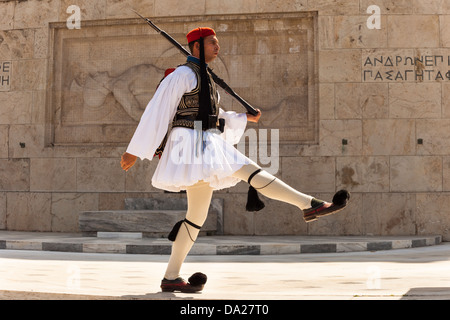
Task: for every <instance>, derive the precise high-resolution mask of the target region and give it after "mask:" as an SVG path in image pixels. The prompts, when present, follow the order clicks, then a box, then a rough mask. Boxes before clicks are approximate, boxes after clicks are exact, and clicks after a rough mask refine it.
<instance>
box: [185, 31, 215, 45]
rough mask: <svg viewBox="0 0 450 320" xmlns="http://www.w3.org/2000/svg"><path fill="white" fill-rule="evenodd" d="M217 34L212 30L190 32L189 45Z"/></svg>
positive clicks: (188, 36) (187, 36)
mask: <svg viewBox="0 0 450 320" xmlns="http://www.w3.org/2000/svg"><path fill="white" fill-rule="evenodd" d="M215 35H216V33H215V32H214V30H213V29H211V28H196V29H194V30H191V31H189V33H188V34H187V35H186V38H187V40H188V43H191V42H192V41H196V40H198V39H200V38H206V37H208V36H215Z"/></svg>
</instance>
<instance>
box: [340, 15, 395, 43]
mask: <svg viewBox="0 0 450 320" xmlns="http://www.w3.org/2000/svg"><path fill="white" fill-rule="evenodd" d="M386 21H387V19H386V16H384V15H382V16H381V25H383V26H384V25H386ZM334 41H335V48H385V47H386V45H387V28H382V29H380V30H376V31H375V32H374V31H373V30H371V29H369V28H367V15H364V16H349V15H340V16H335V17H334Z"/></svg>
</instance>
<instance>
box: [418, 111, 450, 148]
mask: <svg viewBox="0 0 450 320" xmlns="http://www.w3.org/2000/svg"><path fill="white" fill-rule="evenodd" d="M449 125H450V119H436V120H434V119H420V120H416V135H417V139H422V141H423V142H422V144H420V145H419V144H418V145H417V153H418V154H420V155H449V154H450V132H448V130H447V128H448V126H449Z"/></svg>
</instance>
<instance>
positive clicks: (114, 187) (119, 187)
mask: <svg viewBox="0 0 450 320" xmlns="http://www.w3.org/2000/svg"><path fill="white" fill-rule="evenodd" d="M77 189H78V191H96V192H98V191H105V192H108V191H109V192H117V191H124V190H125V171H123V170H122V168H121V167H120V160H119V159H107V158H99V159H95V158H92V159H89V158H84V159H77Z"/></svg>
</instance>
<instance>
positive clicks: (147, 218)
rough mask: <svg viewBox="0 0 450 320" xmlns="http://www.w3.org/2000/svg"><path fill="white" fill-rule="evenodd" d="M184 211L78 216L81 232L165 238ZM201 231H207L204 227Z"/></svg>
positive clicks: (184, 214)
mask: <svg viewBox="0 0 450 320" xmlns="http://www.w3.org/2000/svg"><path fill="white" fill-rule="evenodd" d="M185 216H186V211H185V210H123V211H84V212H80V214H79V220H78V221H79V228H80V231H81V232H92V231H94V232H98V231H101V232H142V233H143V234H144V236H147V235H150V236H151V235H154V234H158V235H164V236H167V235H168V234H169V232H170V231H171V230H172V228H173V226H174V225H175V223H177V222H178V221H180V220H183V219H184V218H185ZM202 231H212V230H208V228H207V227H206V226H205V227H204V228H202Z"/></svg>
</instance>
